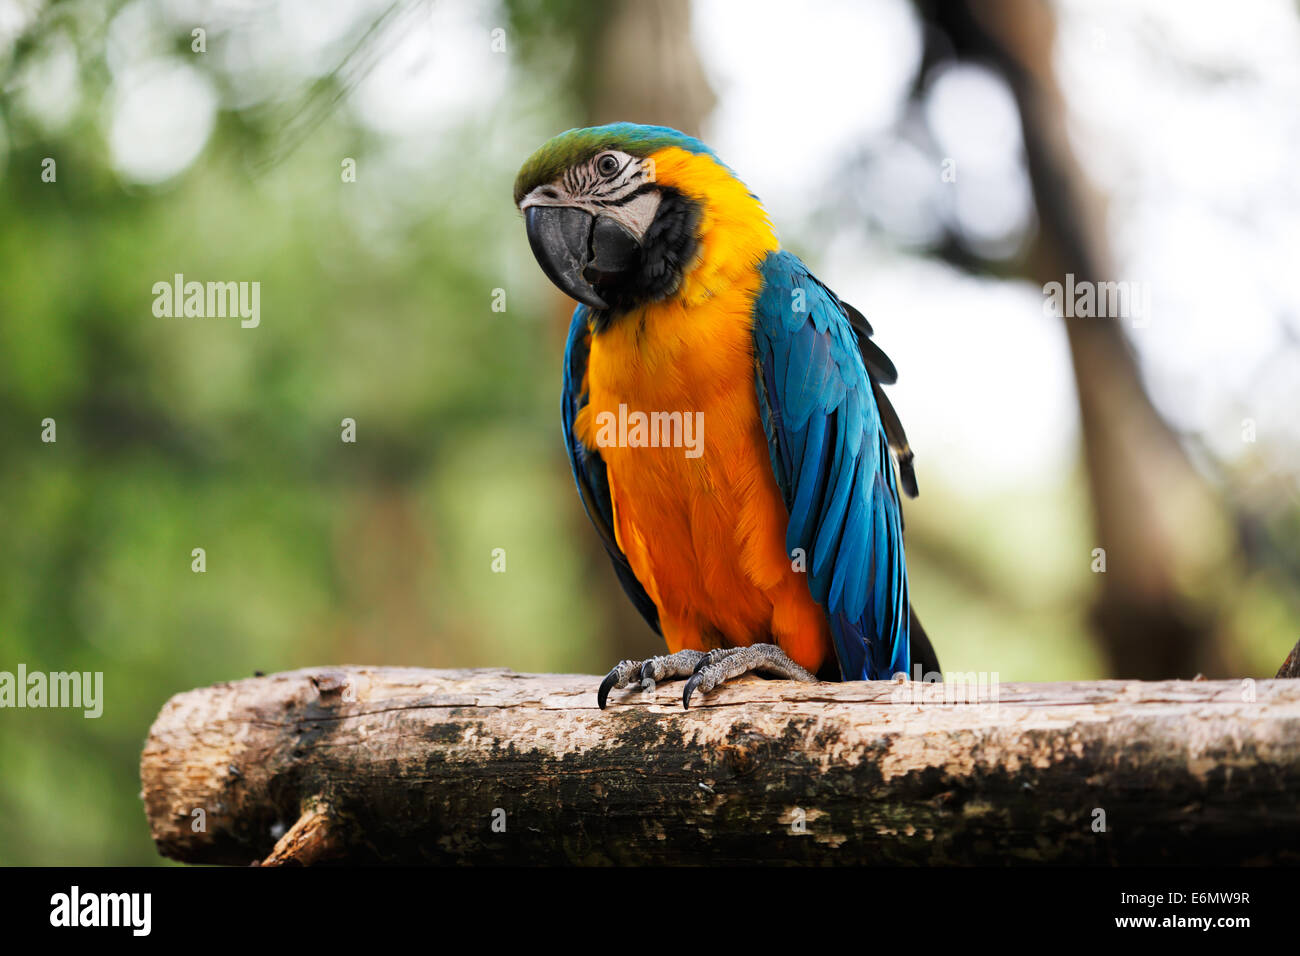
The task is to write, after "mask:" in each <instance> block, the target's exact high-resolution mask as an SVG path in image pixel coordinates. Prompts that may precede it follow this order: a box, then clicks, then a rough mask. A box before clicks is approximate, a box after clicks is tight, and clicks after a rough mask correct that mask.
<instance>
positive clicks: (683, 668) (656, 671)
mask: <svg viewBox="0 0 1300 956" xmlns="http://www.w3.org/2000/svg"><path fill="white" fill-rule="evenodd" d="M704 656H705V654H704V652H703V651H678V652H677V653H676V654H665V655H662V656H660V657H648V658H646V659H645V660H644V661H619V662H618V663H617V664H615V665H614V669H613V670H611V671H610V672H609V673H608V674H606V675H605V679H604V680H603V681H601V682H600V689H599V690H598V691H596V703H597V704H599V705H600V709H601V710H604V709H605V701H606V699H607V698H608V697H609V692H610V691H611V690H612V689H614V688H616V687H626V686H627V685H628V684H630V683H632V678H633V677H634V676H635V677H636V678H637V680H639V681H640V684H641V690H650V689H651V688H652V687H654V685H655V681H661V680H670V679H672V678H674V677H690V676H691V675H692V674H694V673H695V669H696V665H697V664H698V663H699V662H700V660H701V659H703V658H704Z"/></svg>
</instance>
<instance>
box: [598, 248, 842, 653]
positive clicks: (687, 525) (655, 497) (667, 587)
mask: <svg viewBox="0 0 1300 956" xmlns="http://www.w3.org/2000/svg"><path fill="white" fill-rule="evenodd" d="M758 281H759V279H758V275H757V273H755V275H754V277H753V282H752V285H750V286H746V285H745V284H743V283H741V284H736V285H733V286H732V287H730V288H729V289H728V291H726V292H724V293H721V294H718V295H716V296H714V297H712V298H710V299H708V300H707V301H705V302H702V303H697V304H696V305H694V306H692V307H689V308H687V307H685V306H683V305H681V304H680V303H676V302H673V301H668V302H664V303H657V304H655V305H652V306H648V307H646V308H644V309H642V310H638V311H637V312H633V313H630V314H628V315H624V316H621V317H618V318H617V319H616V320H615V321H614V322H613V323H611V325H610V326H609V327H607V328H606V329H604V330H603V331H601V332H600V333H598V334H595V335H593V337H592V342H591V352H590V358H589V361H588V368H587V383H586V384H587V391H588V404H587V406H586V407H585V408H584V409H583V410H582V411H581V413H580V414H579V415H578V417H577V420H576V422H575V427H576V431H577V434H578V437H579V438H580V439H581V440H582V442H583V443H584V444H585V445H587V447H589V448H594V449H596V450H597V451H598V452H599V454H600V456H601V457H602V458H603V459H604V461H605V464H606V469H607V473H608V477H609V486H610V497H611V501H612V504H613V509H614V531H615V535H616V536H617V539H618V544H619V546H620V547H621V548H622V550H623V552H624V554H626V555H627V558H628V561H629V563H630V564H631V566H632V570H633V572H634V573H635V574H636V576H637V579H638V580H639V581H640V582H641V584H642V586H643V587H644V588H645V589H646V592H647V593H648V594H649V596H650V598H651V600H653V601H654V602H655V605H656V606H657V607H658V608H659V612H660V623H661V626H662V629H663V631H664V637H665V639H666V640H667V642H668V645H669V647H670V649H672V650H679V649H681V648H683V647H689V648H694V649H700V650H707V649H709V648H711V647H717V646H735V645H747V644H750V643H753V642H754V641H771V640H773V638H774V637H777V638H781V639H780V640H779V643H781V645H782V646H783V647H784V648H785V649H786V652H787V653H789V654H790V656H791V657H793V658H794V659H795V660H796V661H798V662H799V663H800V664H802V665H803V666H805V667H808V668H809V669H810V670H814V671H815V670H816V669H817V667H818V666H819V665H820V663H821V661H822V659H823V657H824V655H825V652H826V650H827V649H828V646H829V642H828V641H827V640H826V639H825V638H826V634H825V626H824V621H823V619H822V618H821V617H820V611H819V609H818V608H817V607H816V605H815V604H814V603H813V602H812V600H811V597H810V596H809V595H808V590H807V582H806V581H805V580H803V575H801V574H797V573H795V571H794V568H793V562H792V561H791V559H790V557H788V556H787V555H786V554H785V529H786V521H787V515H786V511H785V505H784V502H783V500H782V498H781V494H780V490H779V488H778V487H777V484H776V479H775V477H774V476H773V474H772V466H771V459H770V455H769V451H768V445H767V439H766V436H765V434H764V431H763V426H762V420H761V418H760V416H759V410H758V397H757V395H756V393H755V389H754V355H753V344H752V343H753V338H752V331H751V318H750V313H751V309H752V307H753V301H754V295H755V292H756V291H757V285H758ZM783 632H791V633H788V634H786V633H783ZM795 632H798V633H795ZM801 658H802V659H801Z"/></svg>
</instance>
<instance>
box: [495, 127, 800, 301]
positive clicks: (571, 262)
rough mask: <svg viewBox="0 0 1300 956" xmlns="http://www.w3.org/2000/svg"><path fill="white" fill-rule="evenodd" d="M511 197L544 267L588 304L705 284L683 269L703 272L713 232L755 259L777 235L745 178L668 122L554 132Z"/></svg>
mask: <svg viewBox="0 0 1300 956" xmlns="http://www.w3.org/2000/svg"><path fill="white" fill-rule="evenodd" d="M514 198H515V204H516V205H517V206H518V207H519V209H520V211H521V212H522V213H523V214H524V224H525V228H526V230H527V233H528V242H529V244H530V245H531V246H532V250H533V255H534V256H536V257H537V262H538V264H539V265H540V266H541V267H542V271H543V272H545V273H546V276H547V277H548V278H549V279H550V280H551V281H552V282H553V283H554V284H555V285H556V286H557V287H559V289H560V290H561V291H563V292H564V293H566V294H567V295H569V296H571V297H573V298H574V299H577V300H578V301H579V302H582V303H584V304H586V305H588V306H590V307H591V308H593V309H597V310H626V309H630V308H633V307H635V306H637V305H641V304H645V303H648V302H654V301H658V300H661V299H665V298H668V297H670V296H673V295H681V294H683V293H688V294H690V293H696V294H708V292H707V288H705V287H704V286H707V284H708V281H709V279H710V278H711V277H710V276H705V277H698V276H697V277H695V278H696V281H695V282H692V281H690V280H691V277H692V276H693V275H694V274H695V273H699V272H701V271H703V272H706V273H707V272H710V270H709V269H708V268H704V269H701V266H703V265H707V260H709V259H710V258H713V259H719V256H716V255H715V256H710V250H711V248H713V247H716V246H718V245H719V242H718V241H717V240H719V239H723V240H726V241H727V244H728V246H729V247H734V246H736V245H740V246H742V247H743V246H747V245H753V246H754V247H755V251H754V252H753V253H752V255H751V256H749V257H748V258H752V259H754V260H757V259H758V258H761V256H762V254H763V252H765V251H766V250H767V249H769V248H771V247H773V246H774V245H775V240H774V238H773V237H772V233H771V225H770V223H768V221H767V216H766V214H765V213H763V211H762V208H761V207H760V206H759V205H758V201H757V200H756V199H755V198H754V197H753V196H752V195H751V194H750V193H749V190H748V189H746V188H745V186H744V184H743V183H741V182H740V181H739V180H738V179H736V177H735V176H734V174H732V172H731V170H729V169H728V168H727V167H726V166H724V165H723V164H722V162H721V161H720V160H719V159H718V158H717V157H716V156H715V155H714V154H713V152H712V151H711V150H710V149H709V148H708V147H707V146H705V145H704V144H703V143H701V142H700V141H699V140H697V139H694V138H693V137H690V136H687V135H686V134H685V133H679V132H678V131H677V130H674V129H669V128H668V127H665V126H639V125H637V124H635V123H614V124H611V125H608V126H595V127H591V128H588V129H571V130H569V131H568V132H565V133H561V134H560V135H558V136H556V137H554V138H553V139H551V140H549V141H548V142H547V143H545V144H544V145H543V146H542V147H541V148H540V149H538V150H537V152H535V153H533V155H532V156H531V157H529V159H528V161H527V162H525V163H524V166H523V168H522V169H521V170H520V171H519V175H518V177H517V178H516V179H515V190H514ZM741 206H743V207H746V208H744V209H743V210H741V209H739V208H738V207H741ZM753 211H757V213H758V215H756V216H755V215H746V213H750V212H753ZM729 213H730V214H729ZM747 230H748V231H756V232H757V235H756V236H753V237H746V236H745V235H743V234H744V233H745V232H746V231H747ZM747 238H749V239H751V240H752V241H751V242H748V243H747V242H745V241H744V240H746V239H747ZM711 239H712V240H714V241H712V242H711V241H710V240H711ZM713 251H715V252H716V251H718V250H716V249H714V250H713ZM701 278H702V279H703V282H704V285H703V286H702V285H701V284H700V280H701ZM693 286H696V287H698V288H692V287H693Z"/></svg>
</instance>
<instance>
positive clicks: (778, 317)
mask: <svg viewBox="0 0 1300 956" xmlns="http://www.w3.org/2000/svg"><path fill="white" fill-rule="evenodd" d="M761 271H762V276H763V286H762V289H761V291H760V293H759V296H758V299H757V301H756V302H755V306H754V355H755V359H756V364H757V368H756V371H755V387H756V389H757V391H758V396H759V409H760V412H761V414H762V416H763V426H764V430H765V431H766V433H767V436H768V444H769V452H770V456H771V460H772V470H773V473H774V474H775V475H776V480H777V484H778V485H779V486H780V488H781V492H782V495H783V496H784V498H785V502H786V506H787V508H788V510H789V514H790V523H789V526H788V528H787V533H786V546H787V548H788V549H789V550H790V551H791V552H793V551H794V550H795V549H796V548H802V549H803V550H804V553H805V554H807V555H809V564H808V572H809V574H808V586H809V590H810V592H811V593H812V595H813V597H814V599H816V600H817V601H818V602H819V603H821V604H822V605H823V606H825V607H826V611H827V617H828V619H829V621H830V624H831V634H832V637H833V639H834V643H835V653H836V657H837V659H838V661H839V665H840V673H841V676H842V677H843V678H844V679H845V680H863V679H883V678H888V677H890V676H891V675H892V674H894V673H896V672H898V671H900V670H901V671H908V670H909V669H910V666H911V654H910V648H909V608H908V594H907V570H906V565H905V563H904V558H903V546H902V519H901V515H902V512H901V508H900V505H899V498H898V487H897V483H896V480H895V476H894V466H893V462H892V459H891V458H890V452H889V443H888V440H887V437H886V435H885V429H884V425H883V424H882V421H881V416H880V412H879V409H878V408H877V405H876V400H875V398H874V396H873V393H872V383H871V379H870V378H869V377H868V373H867V369H866V366H865V364H864V361H863V355H862V352H861V351H860V346H859V344H858V333H857V331H855V328H854V326H855V324H857V325H858V326H861V327H863V328H865V329H866V330H868V331H869V329H870V327H869V326H868V325H867V324H866V320H865V319H863V318H862V317H861V315H860V314H859V313H856V311H854V310H852V309H851V307H848V306H846V305H844V303H842V302H841V301H840V299H839V298H838V297H837V296H836V295H835V294H834V293H833V292H831V291H830V290H829V289H827V288H826V287H825V286H824V285H822V284H821V283H820V282H819V281H818V280H817V279H816V278H815V277H814V276H813V275H812V274H811V273H810V272H809V271H808V269H807V267H806V266H804V265H803V263H802V262H800V261H799V260H798V259H797V258H795V257H794V256H793V255H791V254H789V253H786V252H777V253H773V254H771V255H769V256H768V257H767V259H766V260H764V262H763V264H762V266H761ZM796 290H802V296H800V297H796V295H795V291H796ZM800 301H802V304H803V306H804V308H803V310H802V311H800V310H799V309H797V308H796V303H797V302H800ZM882 355H883V353H882ZM890 369H891V370H892V366H891V367H890Z"/></svg>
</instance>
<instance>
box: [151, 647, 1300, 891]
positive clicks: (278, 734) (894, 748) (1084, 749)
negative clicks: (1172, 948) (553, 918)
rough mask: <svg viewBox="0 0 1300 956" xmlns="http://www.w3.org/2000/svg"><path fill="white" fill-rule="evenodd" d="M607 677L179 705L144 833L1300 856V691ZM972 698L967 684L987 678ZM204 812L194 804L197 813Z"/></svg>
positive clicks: (224, 845)
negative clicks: (637, 684) (694, 684)
mask: <svg viewBox="0 0 1300 956" xmlns="http://www.w3.org/2000/svg"><path fill="white" fill-rule="evenodd" d="M597 681H598V678H596V677H587V676H574V675H523V674H515V673H512V672H509V671H500V670H473V671H434V670H415V669H403V668H329V669H311V670H302V671H294V672H291V673H285V674H276V675H272V676H269V677H261V678H253V679H249V680H242V681H236V682H233V683H228V684H218V685H216V686H214V687H209V688H204V689H200V690H193V691H189V692H186V693H183V694H178V695H177V696H175V697H173V698H172V699H171V700H170V701H168V703H167V704H166V706H164V708H163V710H162V712H161V714H160V715H159V716H158V719H157V721H156V722H155V723H154V725H153V728H152V729H151V731H150V733H149V739H148V741H147V743H146V745H145V749H144V753H143V755H142V757H141V780H142V784H143V797H144V802H145V809H146V813H147V815H148V819H149V825H150V828H151V831H152V834H153V837H154V840H155V841H156V843H157V845H158V848H159V850H160V851H161V852H162V853H163V854H164V855H166V856H169V857H172V858H174V859H177V860H185V861H189V862H194V863H229V864H239V865H246V864H248V863H250V862H264V863H268V864H271V863H320V862H331V861H338V862H377V861H383V862H429V863H466V862H468V863H530V864H532V863H536V864H541V863H565V862H568V863H597V864H599V863H611V862H612V863H670V864H671V863H689V864H707V863H752V862H775V863H808V862H816V863H827V862H832V863H880V862H903V863H952V862H957V863H978V862H986V863H987V862H1003V861H1054V862H1122V863H1138V862H1183V863H1192V862H1195V863H1210V862H1264V861H1275V862H1277V861H1291V862H1295V861H1297V860H1300V838H1298V837H1300V682H1295V681H1269V680H1260V681H1164V682H1156V683H1140V682H1131V681H1101V682H1095V683H1077V684H1076V683H1063V684H1002V685H1001V686H997V685H994V687H992V688H985V692H984V694H983V697H982V698H981V699H982V700H983V701H984V702H983V703H956V704H945V703H942V702H936V701H933V700H931V701H924V700H920V699H919V695H920V694H921V693H929V694H944V693H948V694H950V695H951V694H953V693H955V692H956V691H955V688H956V685H951V684H950V685H928V687H927V686H926V685H916V684H902V685H899V684H892V683H886V682H876V683H851V684H817V685H806V684H794V683H788V682H777V681H764V680H761V679H757V678H751V679H746V680H744V681H741V682H739V683H737V684H735V685H731V686H728V687H725V688H723V689H721V690H719V691H716V692H714V693H712V694H710V695H709V696H708V697H707V698H705V699H704V700H700V701H698V703H696V702H693V703H692V708H691V710H690V711H685V712H684V711H683V710H682V709H681V703H680V685H676V684H666V685H662V686H660V687H659V688H658V689H657V690H655V691H652V692H648V693H643V694H632V695H628V696H618V695H619V692H615V698H616V699H612V700H613V702H612V704H611V707H610V709H609V710H607V711H604V712H602V711H599V710H597V709H596V706H595V690H596V684H597ZM971 696H972V697H973V696H974V695H973V694H972V695H971ZM196 811H197V812H196Z"/></svg>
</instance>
